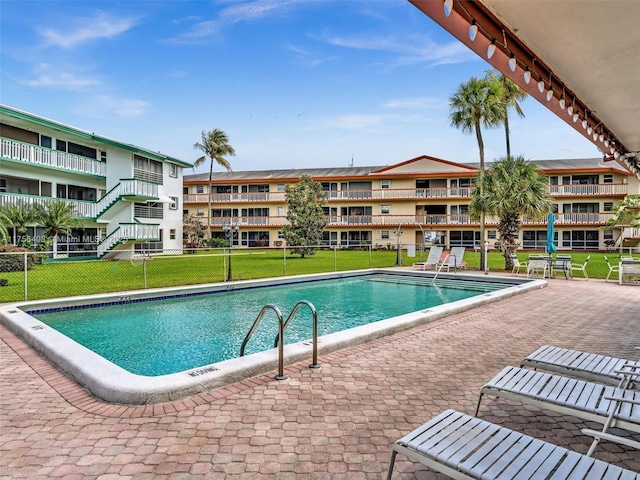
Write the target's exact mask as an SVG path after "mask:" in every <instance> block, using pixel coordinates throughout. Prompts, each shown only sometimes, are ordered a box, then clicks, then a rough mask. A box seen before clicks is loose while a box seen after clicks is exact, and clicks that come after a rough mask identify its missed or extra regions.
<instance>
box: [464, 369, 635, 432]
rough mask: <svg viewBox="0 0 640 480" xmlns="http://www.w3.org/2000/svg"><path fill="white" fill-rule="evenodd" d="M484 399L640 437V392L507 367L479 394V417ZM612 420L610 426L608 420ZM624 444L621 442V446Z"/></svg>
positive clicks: (477, 408) (477, 409)
mask: <svg viewBox="0 0 640 480" xmlns="http://www.w3.org/2000/svg"><path fill="white" fill-rule="evenodd" d="M484 395H493V396H496V397H501V398H506V399H508V400H513V401H516V402H522V403H525V404H528V405H534V406H536V407H539V408H543V409H545V408H546V409H548V410H553V411H555V412H559V413H561V414H563V415H573V416H574V417H578V418H581V419H583V420H589V421H592V422H598V423H601V424H603V425H605V428H606V426H616V427H620V428H625V429H627V430H630V431H632V432H636V433H640V391H638V390H631V389H624V388H617V387H613V386H611V385H604V384H602V383H595V382H587V381H586V380H577V379H575V378H569V377H564V376H561V375H553V374H550V373H543V372H538V371H535V370H528V369H524V368H518V367H506V368H505V369H504V370H502V371H501V372H500V373H499V374H498V375H496V376H495V377H494V378H493V379H492V380H490V381H489V382H488V383H487V384H485V386H484V387H482V389H481V390H480V398H478V405H477V407H476V416H477V415H478V411H479V410H480V402H481V401H482V397H483V396H484ZM610 415H611V416H612V418H611V420H610V421H609V422H608V417H609V416H610ZM620 443H622V442H620Z"/></svg>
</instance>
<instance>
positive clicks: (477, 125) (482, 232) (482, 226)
mask: <svg viewBox="0 0 640 480" xmlns="http://www.w3.org/2000/svg"><path fill="white" fill-rule="evenodd" d="M475 129H476V139H477V140H478V150H479V151H480V196H481V197H482V184H483V182H482V176H483V175H484V142H483V141H482V132H481V131H480V121H479V120H478V121H476V123H475ZM484 239H485V215H484V211H482V212H480V271H484V264H485V251H484ZM474 243H475V241H474Z"/></svg>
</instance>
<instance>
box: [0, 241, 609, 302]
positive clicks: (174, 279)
mask: <svg viewBox="0 0 640 480" xmlns="http://www.w3.org/2000/svg"><path fill="white" fill-rule="evenodd" d="M528 255H529V253H528V252H519V253H518V257H519V258H520V259H521V260H522V261H526V259H527V257H528ZM587 255H591V259H590V260H589V263H588V267H587V272H588V274H589V277H590V278H594V279H595V278H601V279H603V278H605V277H606V275H607V273H608V271H609V269H608V267H607V264H606V263H605V261H604V254H603V253H593V254H589V253H581V252H577V253H576V252H574V253H572V260H573V262H576V263H582V262H584V261H585V260H586V258H587ZM607 255H608V257H609V260H610V261H612V262H613V263H614V264H617V263H618V259H619V257H618V255H617V254H607ZM424 258H426V255H423V259H424ZM420 259H421V258H420V254H419V253H418V255H417V256H416V257H414V258H408V257H407V256H406V252H404V253H403V259H402V263H403V265H405V266H410V265H411V264H412V263H414V262H418V261H420ZM465 262H466V263H467V269H469V270H479V266H480V255H479V253H478V252H474V251H469V250H467V253H466V254H465ZM136 263H137V262H136ZM395 264H396V252H395V251H372V252H369V251H366V250H365V251H356V250H337V251H334V250H321V251H318V252H317V253H316V255H314V256H311V257H306V258H300V257H299V256H293V255H291V254H290V253H289V252H288V251H287V252H286V253H285V252H284V251H283V250H254V249H251V250H242V249H233V257H232V267H233V272H232V273H233V278H234V280H248V279H255V278H265V277H277V276H283V275H299V274H307V273H319V272H332V271H344V270H359V269H366V268H376V267H392V266H394V265H395ZM227 268H228V265H227V258H226V257H225V256H224V255H222V251H221V250H210V251H204V252H198V254H184V255H176V256H161V257H154V258H153V259H152V260H149V261H145V262H144V263H139V264H136V265H132V263H131V262H130V261H124V260H123V261H106V260H102V261H101V260H94V261H86V262H85V261H73V262H52V263H45V264H43V265H38V266H36V267H35V268H33V269H32V270H29V271H28V272H27V288H26V299H28V300H35V299H43V298H55V297H63V296H74V295H88V294H95V293H106V292H118V291H126V290H137V289H143V288H156V287H171V286H179V285H195V284H204V283H213V282H221V281H223V280H224V275H225V273H226V271H227ZM489 270H490V271H491V272H494V273H504V258H503V257H502V255H501V254H499V253H497V252H490V253H489ZM508 273H509V274H510V272H508ZM579 275H581V274H580V273H577V274H576V277H578V276H579ZM0 278H4V279H7V280H8V282H9V284H8V286H5V287H0V302H12V301H21V300H24V299H25V274H24V272H9V273H0ZM616 278H617V277H616ZM145 281H146V285H145Z"/></svg>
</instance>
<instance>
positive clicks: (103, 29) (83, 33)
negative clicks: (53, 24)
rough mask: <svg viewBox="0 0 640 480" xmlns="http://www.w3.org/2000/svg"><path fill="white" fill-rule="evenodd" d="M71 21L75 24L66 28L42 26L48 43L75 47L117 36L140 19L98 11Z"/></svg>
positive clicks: (41, 32) (62, 46)
mask: <svg viewBox="0 0 640 480" xmlns="http://www.w3.org/2000/svg"><path fill="white" fill-rule="evenodd" d="M71 22H72V23H73V25H72V26H70V27H68V28H64V29H53V28H46V27H40V29H39V32H40V35H41V36H42V37H43V38H44V40H45V43H46V44H47V45H51V46H54V47H60V48H73V47H76V46H78V45H81V44H84V43H87V42H91V41H93V40H98V39H102V38H114V37H117V36H118V35H120V34H122V33H123V32H126V31H127V30H130V29H131V28H133V27H134V26H135V25H136V24H137V22H138V20H137V19H136V18H134V17H122V16H115V15H110V14H108V13H105V12H102V11H98V12H97V13H96V14H95V16H93V17H92V18H76V19H72V20H71Z"/></svg>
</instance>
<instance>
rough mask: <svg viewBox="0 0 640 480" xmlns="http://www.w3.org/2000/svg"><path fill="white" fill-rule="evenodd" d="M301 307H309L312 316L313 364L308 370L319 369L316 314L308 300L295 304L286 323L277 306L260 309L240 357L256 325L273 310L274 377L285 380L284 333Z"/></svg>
mask: <svg viewBox="0 0 640 480" xmlns="http://www.w3.org/2000/svg"><path fill="white" fill-rule="evenodd" d="M302 305H306V306H307V307H309V309H310V310H311V313H312V315H313V360H312V362H313V363H311V365H309V368H320V364H319V363H318V312H317V311H316V307H314V306H313V303H311V302H310V301H308V300H300V301H299V302H298V303H296V305H295V307H293V310H291V313H290V314H289V316H288V317H287V320H286V321H283V317H282V312H281V311H280V308H278V306H277V305H275V304H273V303H268V304H266V305H265V306H263V307H262V308H261V309H260V313H258V316H257V317H256V319H255V320H254V322H253V325H252V326H251V329H250V330H249V333H247V336H246V337H245V338H244V341H243V342H242V346H241V347H240V356H241V357H244V349H245V347H246V346H247V343H248V342H249V339H250V338H251V336H252V335H253V334H254V332H255V331H256V328H258V324H259V323H260V320H262V317H263V316H264V314H265V313H267V310H273V311H274V312H275V313H276V315H277V316H278V335H277V336H276V339H275V341H274V343H273V347H274V348H275V347H278V375H276V376H275V379H276V380H286V379H287V378H288V377H287V375H285V374H284V331H285V329H286V328H287V326H288V325H289V322H291V320H292V319H293V317H294V316H295V315H296V313H298V310H299V309H300V307H301V306H302Z"/></svg>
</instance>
